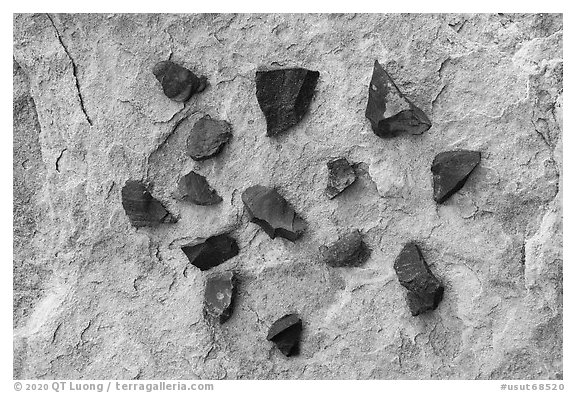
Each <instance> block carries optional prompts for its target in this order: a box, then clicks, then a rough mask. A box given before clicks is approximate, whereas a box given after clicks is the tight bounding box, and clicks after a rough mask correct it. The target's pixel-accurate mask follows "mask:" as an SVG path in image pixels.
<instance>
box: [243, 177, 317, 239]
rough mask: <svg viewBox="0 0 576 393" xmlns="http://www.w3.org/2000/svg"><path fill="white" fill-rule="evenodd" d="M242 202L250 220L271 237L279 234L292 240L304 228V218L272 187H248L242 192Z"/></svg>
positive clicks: (300, 233)
mask: <svg viewBox="0 0 576 393" xmlns="http://www.w3.org/2000/svg"><path fill="white" fill-rule="evenodd" d="M242 202H244V206H245V207H246V210H247V211H248V214H249V216H250V220H251V221H252V222H254V223H256V224H257V225H259V226H260V227H262V229H264V232H266V233H267V234H268V236H270V238H272V239H274V238H276V237H277V236H280V237H283V238H285V239H288V240H290V241H292V242H294V241H296V240H297V239H298V238H300V236H302V234H303V233H304V230H305V229H306V223H305V222H304V220H303V219H301V218H300V217H299V216H298V215H297V214H296V213H295V212H294V209H292V207H291V206H290V205H289V204H288V202H287V201H286V200H285V199H284V198H283V197H282V196H281V195H280V194H279V193H278V192H277V191H276V190H275V189H273V188H268V187H264V186H260V185H256V186H252V187H249V188H247V189H246V190H245V191H244V192H243V193H242Z"/></svg>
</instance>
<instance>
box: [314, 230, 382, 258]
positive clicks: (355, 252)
mask: <svg viewBox="0 0 576 393" xmlns="http://www.w3.org/2000/svg"><path fill="white" fill-rule="evenodd" d="M370 253H371V250H370V249H369V248H368V246H367V245H366V243H364V241H363V240H362V234H361V233H360V231H358V230H354V231H352V232H350V233H347V234H346V235H344V236H342V237H340V238H339V239H338V241H336V242H335V243H333V244H330V245H329V246H328V247H327V246H321V247H320V255H321V260H322V261H324V262H325V263H326V264H327V265H329V266H332V267H343V266H360V265H363V264H364V262H366V261H367V260H368V258H370Z"/></svg>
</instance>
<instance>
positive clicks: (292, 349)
mask: <svg viewBox="0 0 576 393" xmlns="http://www.w3.org/2000/svg"><path fill="white" fill-rule="evenodd" d="M301 333H302V320H301V319H300V318H299V317H298V315H296V314H288V315H285V316H283V317H282V318H280V319H279V320H277V321H276V322H274V323H273V324H272V326H270V329H269V330H268V336H267V337H266V339H267V340H268V341H272V342H273V343H274V344H276V347H277V348H278V349H279V350H280V352H282V353H283V354H284V355H286V356H293V355H298V353H299V351H300V348H299V344H300V334H301Z"/></svg>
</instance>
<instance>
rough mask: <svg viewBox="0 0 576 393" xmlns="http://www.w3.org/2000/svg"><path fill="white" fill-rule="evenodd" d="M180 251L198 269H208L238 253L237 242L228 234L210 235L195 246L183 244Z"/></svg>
mask: <svg viewBox="0 0 576 393" xmlns="http://www.w3.org/2000/svg"><path fill="white" fill-rule="evenodd" d="M182 251H184V254H186V256H187V257H188V260H190V263H191V264H192V265H194V266H196V267H197V268H199V269H200V270H202V271H204V270H208V269H211V268H213V267H214V266H218V265H220V264H222V263H224V262H226V261H227V260H228V259H230V258H232V257H234V256H236V255H238V251H239V249H238V244H237V243H236V240H235V239H234V238H232V237H230V236H229V235H228V234H226V233H223V234H220V235H216V236H211V237H209V238H208V239H206V241H204V243H200V244H197V245H195V246H184V247H182Z"/></svg>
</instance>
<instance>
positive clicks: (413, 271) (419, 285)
mask: <svg viewBox="0 0 576 393" xmlns="http://www.w3.org/2000/svg"><path fill="white" fill-rule="evenodd" d="M394 270H396V275H397V276H398V280H399V281H400V284H402V286H403V287H404V288H406V289H407V290H408V293H407V295H406V299H407V301H408V307H409V308H410V312H411V313H412V315H413V316H416V315H419V314H422V313H424V312H426V311H430V310H435V309H436V307H438V304H439V303H440V301H441V300H442V297H443V295H444V287H443V286H442V284H441V283H440V281H438V279H437V278H436V277H435V276H434V275H433V274H432V272H431V271H430V268H429V267H428V265H427V264H426V261H425V260H424V257H423V256H422V253H421V252H420V249H419V248H418V246H417V245H416V244H415V243H408V244H406V245H405V246H404V248H403V249H402V251H401V252H400V254H399V255H398V257H396V261H395V262H394Z"/></svg>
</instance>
